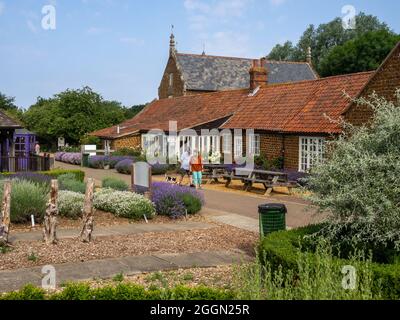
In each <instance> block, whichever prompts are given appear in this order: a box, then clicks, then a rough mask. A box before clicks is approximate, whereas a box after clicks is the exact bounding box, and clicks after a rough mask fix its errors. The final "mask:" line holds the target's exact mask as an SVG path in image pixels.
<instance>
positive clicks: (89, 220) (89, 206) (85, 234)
mask: <svg viewBox="0 0 400 320" xmlns="http://www.w3.org/2000/svg"><path fill="white" fill-rule="evenodd" d="M93 198H94V179H91V178H90V179H88V181H87V184H86V194H85V205H84V207H83V226H82V231H81V235H80V238H81V240H82V241H83V242H85V243H88V242H90V241H91V240H92V233H93V228H94V209H93Z"/></svg>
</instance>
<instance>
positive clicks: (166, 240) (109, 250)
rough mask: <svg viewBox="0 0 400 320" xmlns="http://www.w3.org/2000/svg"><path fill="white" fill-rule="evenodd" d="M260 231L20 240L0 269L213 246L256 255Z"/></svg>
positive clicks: (0, 260)
mask: <svg viewBox="0 0 400 320" xmlns="http://www.w3.org/2000/svg"><path fill="white" fill-rule="evenodd" d="M257 241H258V235H257V234H256V233H252V232H248V231H245V230H241V229H237V228H234V227H231V226H227V225H218V224H216V225H215V228H212V229H207V230H191V231H182V232H176V231H175V232H157V233H146V234H137V235H130V236H114V237H104V238H98V239H95V240H94V241H93V242H92V243H90V244H84V243H82V242H80V241H78V240H68V239H65V240H61V241H60V242H59V244H58V245H54V246H46V245H45V244H43V242H41V241H32V242H23V243H16V244H15V246H14V247H13V248H12V250H11V251H9V252H6V253H2V254H1V253H0V270H10V269H19V268H25V267H34V266H41V265H46V264H61V263H67V262H84V261H89V260H97V259H106V258H117V257H124V256H138V255H151V254H164V253H192V252H201V251H210V250H233V249H240V250H242V251H245V252H246V253H248V254H249V255H254V247H255V245H256V243H257Z"/></svg>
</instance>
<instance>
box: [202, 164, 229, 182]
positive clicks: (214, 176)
mask: <svg viewBox="0 0 400 320" xmlns="http://www.w3.org/2000/svg"><path fill="white" fill-rule="evenodd" d="M226 170H227V166H226V165H224V164H205V165H204V176H205V177H207V178H208V180H207V183H211V182H212V181H213V180H214V181H215V182H219V179H220V178H222V177H224V175H225V174H226Z"/></svg>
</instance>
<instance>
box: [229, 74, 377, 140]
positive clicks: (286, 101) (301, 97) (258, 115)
mask: <svg viewBox="0 0 400 320" xmlns="http://www.w3.org/2000/svg"><path fill="white" fill-rule="evenodd" d="M373 74H374V72H363V73H355V74H349V75H343V76H335V77H329V78H323V79H318V80H313V81H302V82H297V83H289V84H277V85H268V86H265V87H263V88H261V89H260V91H259V92H258V93H257V94H256V95H255V96H254V97H248V98H247V99H245V100H244V101H243V102H242V104H241V107H240V109H239V110H238V111H237V112H236V113H235V114H234V115H233V116H232V117H231V118H230V119H229V120H228V121H227V122H226V123H225V124H224V125H223V126H222V128H230V129H234V128H242V129H250V128H251V129H260V130H266V131H271V132H286V133H338V132H340V131H341V127H340V125H339V124H338V123H337V122H333V121H330V119H333V120H339V118H340V116H341V115H342V113H343V112H344V111H345V110H346V107H347V106H348V105H349V103H350V99H349V98H348V97H346V95H349V96H350V97H352V98H354V97H356V96H357V95H358V94H359V92H360V91H361V90H362V88H363V87H364V86H365V85H366V84H367V83H368V81H369V79H370V78H371V76H372V75H373ZM327 117H329V118H330V119H329V118H327Z"/></svg>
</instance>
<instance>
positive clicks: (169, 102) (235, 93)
mask: <svg viewBox="0 0 400 320" xmlns="http://www.w3.org/2000/svg"><path fill="white" fill-rule="evenodd" d="M247 96H248V90H247V89H246V90H232V91H221V92H214V93H204V94H199V95H188V96H183V97H177V98H171V99H161V100H156V101H154V102H152V103H150V104H149V105H148V106H147V107H146V108H144V109H143V110H142V111H141V112H140V113H139V114H138V115H137V116H135V117H134V118H133V119H130V120H128V121H125V122H124V123H122V124H120V125H119V127H120V131H119V133H118V130H117V127H118V126H114V127H111V128H106V129H102V130H98V131H96V132H93V133H91V135H94V136H98V137H101V138H111V139H115V138H118V137H122V136H126V135H130V134H134V133H136V132H138V131H148V130H154V129H160V130H164V131H168V129H169V121H177V124H178V130H184V129H190V128H194V127H197V126H199V125H202V124H205V123H209V122H212V121H215V120H218V119H223V118H226V117H228V116H231V115H232V114H233V113H234V112H235V111H236V110H238V109H239V107H240V104H241V103H242V101H243V100H244V99H245V98H246V97H247Z"/></svg>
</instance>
